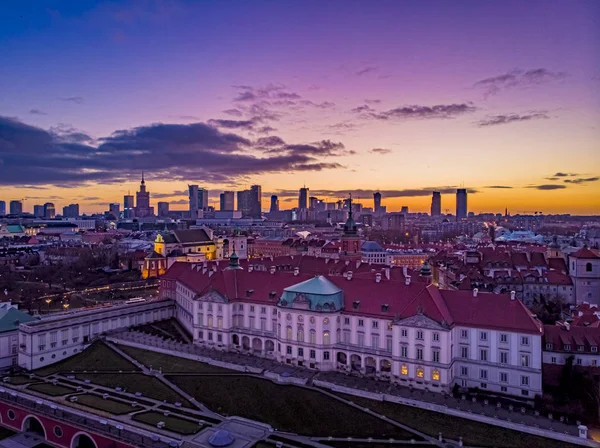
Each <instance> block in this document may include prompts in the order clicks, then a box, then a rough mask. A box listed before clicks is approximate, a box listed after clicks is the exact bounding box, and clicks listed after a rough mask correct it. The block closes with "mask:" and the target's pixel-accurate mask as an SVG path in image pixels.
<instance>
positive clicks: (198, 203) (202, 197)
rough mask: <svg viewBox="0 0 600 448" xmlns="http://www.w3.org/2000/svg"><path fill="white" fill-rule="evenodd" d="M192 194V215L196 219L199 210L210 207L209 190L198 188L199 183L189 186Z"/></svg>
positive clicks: (190, 194)
mask: <svg viewBox="0 0 600 448" xmlns="http://www.w3.org/2000/svg"><path fill="white" fill-rule="evenodd" d="M188 191H189V196H190V217H191V218H192V219H196V218H197V217H198V210H206V209H207V208H208V190H206V189H205V188H198V185H189V186H188Z"/></svg>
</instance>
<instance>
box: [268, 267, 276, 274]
mask: <svg viewBox="0 0 600 448" xmlns="http://www.w3.org/2000/svg"><path fill="white" fill-rule="evenodd" d="M276 269H277V268H276V267H275V266H271V267H270V268H269V273H271V274H275V270H276Z"/></svg>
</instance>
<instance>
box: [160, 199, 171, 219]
mask: <svg viewBox="0 0 600 448" xmlns="http://www.w3.org/2000/svg"><path fill="white" fill-rule="evenodd" d="M158 216H160V217H161V218H165V217H167V216H169V203H168V202H159V203H158Z"/></svg>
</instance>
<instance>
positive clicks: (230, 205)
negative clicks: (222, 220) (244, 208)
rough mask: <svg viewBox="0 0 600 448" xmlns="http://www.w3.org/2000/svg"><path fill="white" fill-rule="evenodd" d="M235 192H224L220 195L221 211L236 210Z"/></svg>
mask: <svg viewBox="0 0 600 448" xmlns="http://www.w3.org/2000/svg"><path fill="white" fill-rule="evenodd" d="M234 200H235V192H233V191H224V192H223V193H221V194H220V195H219V210H221V211H223V212H226V211H227V212H229V211H233V210H235V206H234Z"/></svg>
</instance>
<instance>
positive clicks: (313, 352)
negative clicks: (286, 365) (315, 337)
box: [310, 350, 316, 359]
mask: <svg viewBox="0 0 600 448" xmlns="http://www.w3.org/2000/svg"><path fill="white" fill-rule="evenodd" d="M315 357H316V352H315V351H314V350H311V351H310V359H315Z"/></svg>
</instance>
